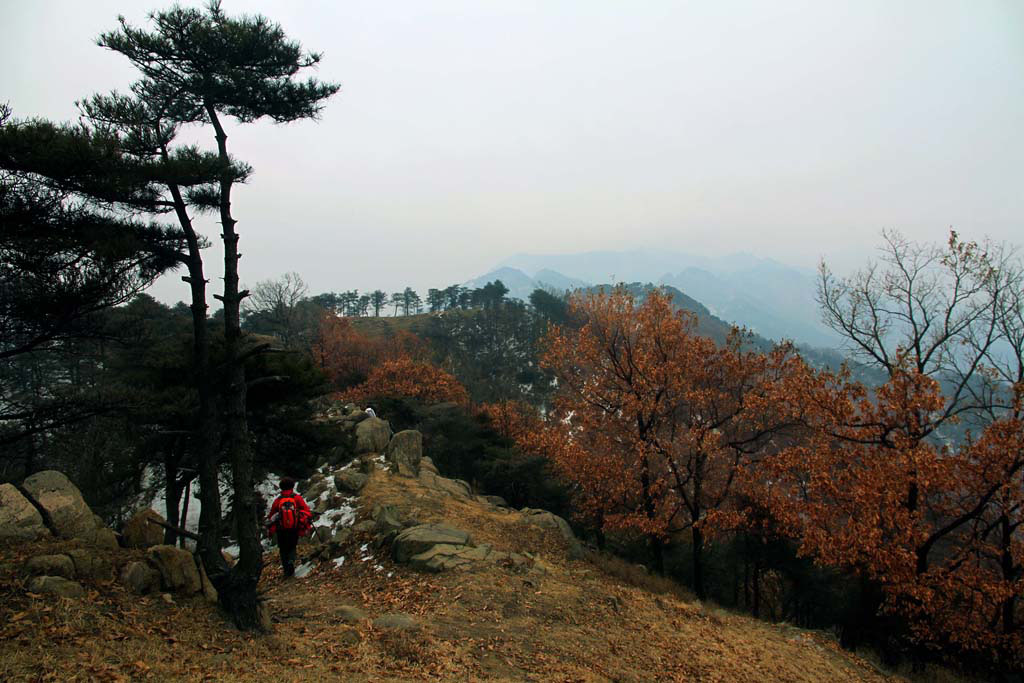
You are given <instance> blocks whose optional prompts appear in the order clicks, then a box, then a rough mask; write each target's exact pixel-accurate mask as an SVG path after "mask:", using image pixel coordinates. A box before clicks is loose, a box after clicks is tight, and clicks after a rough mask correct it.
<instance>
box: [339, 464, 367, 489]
mask: <svg viewBox="0 0 1024 683" xmlns="http://www.w3.org/2000/svg"><path fill="white" fill-rule="evenodd" d="M369 479H370V478H369V477H368V476H366V475H365V474H363V473H361V472H357V471H356V470H352V469H348V470H342V471H341V472H338V473H337V474H336V475H334V485H335V486H336V487H337V488H338V491H340V492H342V493H351V494H357V493H359V492H360V491H362V490H363V487H364V486H366V482H367V481H369Z"/></svg>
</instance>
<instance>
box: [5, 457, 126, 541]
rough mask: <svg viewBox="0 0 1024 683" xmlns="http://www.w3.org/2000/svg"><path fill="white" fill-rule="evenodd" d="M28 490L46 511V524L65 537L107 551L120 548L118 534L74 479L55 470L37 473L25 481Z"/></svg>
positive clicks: (23, 485)
mask: <svg viewBox="0 0 1024 683" xmlns="http://www.w3.org/2000/svg"><path fill="white" fill-rule="evenodd" d="M22 488H23V489H24V491H25V493H26V494H27V495H29V496H31V497H32V501H34V502H35V504H36V505H38V506H39V507H40V508H42V509H43V510H44V511H45V514H46V516H47V518H48V519H47V520H45V523H46V524H47V526H48V527H49V528H50V529H51V530H52V531H53V532H54V533H56V534H57V535H58V536H60V537H62V538H77V539H80V540H82V541H84V542H85V543H87V544H88V545H92V546H96V547H98V548H103V549H106V550H116V549H117V548H118V547H119V544H118V542H117V534H115V533H114V532H113V530H111V529H108V528H107V527H106V526H104V524H103V521H102V520H101V519H100V518H99V517H97V516H96V515H94V514H93V512H92V510H90V509H89V506H88V505H87V504H86V502H85V499H84V498H82V492H81V491H79V490H78V487H77V486H75V485H74V484H72V483H71V480H70V479H68V478H67V477H66V476H64V475H63V474H62V473H60V472H57V471H56V470H45V471H43V472H37V473H36V474H33V475H32V476H31V477H29V478H28V479H26V480H25V482H24V484H22Z"/></svg>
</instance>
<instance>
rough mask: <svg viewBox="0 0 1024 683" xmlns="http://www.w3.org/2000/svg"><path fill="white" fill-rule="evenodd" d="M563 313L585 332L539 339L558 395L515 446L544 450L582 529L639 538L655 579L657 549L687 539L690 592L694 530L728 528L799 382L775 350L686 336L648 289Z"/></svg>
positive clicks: (696, 553)
mask: <svg viewBox="0 0 1024 683" xmlns="http://www.w3.org/2000/svg"><path fill="white" fill-rule="evenodd" d="M570 308H571V310H572V314H573V316H574V317H576V318H577V319H582V320H585V323H584V324H583V325H582V326H581V327H579V328H560V327H556V328H553V329H552V330H551V331H550V332H549V334H548V337H547V339H546V342H547V348H546V351H545V354H544V357H543V361H542V363H543V365H544V366H545V367H547V368H549V369H550V370H552V371H553V372H554V374H555V376H556V377H557V379H558V392H557V394H556V396H555V399H554V404H553V408H552V410H551V412H550V414H549V419H548V420H547V422H546V423H545V425H544V427H543V428H542V429H540V430H539V431H537V432H536V433H534V434H532V435H530V436H528V437H527V438H526V439H524V447H525V448H527V449H529V450H534V451H542V452H545V453H547V454H548V456H549V457H550V458H551V459H552V460H553V461H554V463H555V465H556V467H557V469H558V471H559V473H560V474H561V475H562V476H563V477H564V478H565V479H566V480H568V481H569V482H571V483H572V485H573V487H574V493H575V497H576V503H577V505H578V507H579V509H580V511H581V513H582V514H583V515H584V516H586V517H588V518H589V519H590V520H591V521H592V522H593V523H595V524H596V525H598V526H599V527H601V528H602V529H605V530H613V529H618V530H629V531H634V532H639V533H642V534H645V535H646V536H647V538H648V542H649V545H650V548H651V550H652V554H653V560H654V563H655V567H656V568H657V569H658V570H659V571H663V570H664V565H663V562H664V560H663V544H664V541H665V540H666V539H667V538H668V537H669V536H670V535H671V534H674V533H678V532H681V531H687V530H688V531H689V532H690V535H691V538H692V542H693V571H694V588H695V591H696V592H697V594H698V596H701V597H703V596H704V594H705V587H704V581H703V559H702V553H703V550H704V546H705V544H706V540H707V536H708V533H709V532H711V531H713V530H714V529H715V528H716V527H721V526H727V525H732V524H734V523H736V522H737V521H738V519H739V516H740V511H739V510H737V509H733V507H732V506H733V503H734V497H733V492H734V488H735V485H736V484H737V482H738V480H739V478H740V474H741V472H742V471H743V470H744V469H746V468H749V467H751V466H752V465H754V464H756V462H757V461H758V460H759V458H760V457H762V456H763V455H764V454H765V453H767V452H770V451H772V450H774V449H776V448H778V447H779V445H780V444H782V443H785V442H787V439H790V438H794V437H795V436H797V434H798V433H799V431H800V429H801V427H802V424H803V419H804V418H803V415H802V414H801V410H800V408H799V402H798V401H796V400H793V399H794V397H798V396H800V395H801V393H803V385H804V384H805V383H807V382H810V381H811V380H812V378H813V373H812V372H811V371H810V370H809V369H808V368H807V367H806V366H805V365H804V364H803V362H802V361H801V360H800V359H799V357H797V356H796V355H794V354H793V352H792V350H791V349H790V348H788V347H785V346H780V347H777V348H775V349H774V350H772V351H771V352H769V353H759V352H756V351H752V350H747V349H746V348H745V343H746V342H747V338H746V337H745V336H744V335H743V334H741V333H739V332H738V331H737V332H735V333H734V334H733V335H732V336H731V337H730V338H729V340H728V342H727V343H726V345H725V346H723V347H719V346H717V345H716V344H715V343H714V342H713V341H712V340H710V339H708V338H705V337H701V336H698V335H697V334H696V333H695V326H696V321H695V319H694V318H693V316H691V315H689V314H687V313H685V312H681V311H677V310H674V309H673V307H672V304H671V301H670V299H669V298H668V297H667V296H665V295H664V294H662V293H661V292H659V291H652V292H651V293H650V294H649V295H648V296H647V297H646V298H645V299H644V300H643V302H641V303H639V304H638V303H637V302H636V301H635V300H634V298H633V297H632V296H631V295H630V294H629V293H627V292H626V291H625V290H623V289H621V288H619V289H616V290H614V291H612V292H611V293H603V292H602V293H597V294H589V295H585V296H577V297H575V298H574V299H572V300H571V302H570Z"/></svg>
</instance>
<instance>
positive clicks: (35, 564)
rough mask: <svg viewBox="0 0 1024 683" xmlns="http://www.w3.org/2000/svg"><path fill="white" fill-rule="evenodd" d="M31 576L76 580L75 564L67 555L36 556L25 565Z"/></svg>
mask: <svg viewBox="0 0 1024 683" xmlns="http://www.w3.org/2000/svg"><path fill="white" fill-rule="evenodd" d="M25 569H27V570H28V572H29V574H36V575H41V576H61V577H63V578H65V579H73V578H75V564H74V562H72V561H71V558H70V557H68V556H67V555H36V556H35V557H32V558H29V561H28V562H26V563H25Z"/></svg>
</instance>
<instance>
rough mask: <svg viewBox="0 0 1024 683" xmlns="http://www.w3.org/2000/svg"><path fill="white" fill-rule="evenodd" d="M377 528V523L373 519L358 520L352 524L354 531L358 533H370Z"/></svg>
mask: <svg viewBox="0 0 1024 683" xmlns="http://www.w3.org/2000/svg"><path fill="white" fill-rule="evenodd" d="M376 528H377V523H376V522H375V521H373V520H372V519H364V520H363V521H361V522H357V523H356V524H354V525H352V531H354V532H356V533H357V534H368V533H371V532H373V531H374V530H375V529H376Z"/></svg>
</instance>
